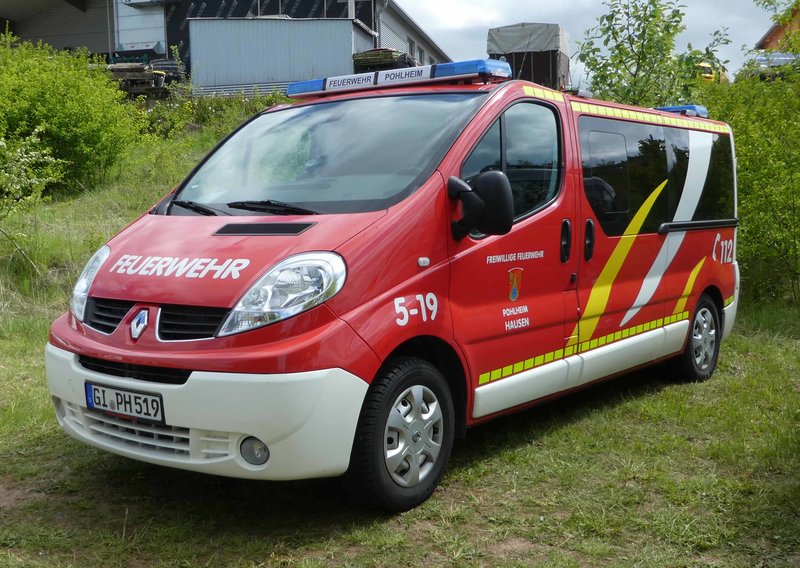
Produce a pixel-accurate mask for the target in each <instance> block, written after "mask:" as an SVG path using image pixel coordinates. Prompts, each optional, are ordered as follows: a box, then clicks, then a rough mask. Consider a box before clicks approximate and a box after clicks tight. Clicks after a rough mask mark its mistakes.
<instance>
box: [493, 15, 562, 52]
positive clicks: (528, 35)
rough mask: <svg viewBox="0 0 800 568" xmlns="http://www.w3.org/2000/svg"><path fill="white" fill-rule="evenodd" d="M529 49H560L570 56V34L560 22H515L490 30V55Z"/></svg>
mask: <svg viewBox="0 0 800 568" xmlns="http://www.w3.org/2000/svg"><path fill="white" fill-rule="evenodd" d="M527 51H560V52H561V53H563V54H564V55H566V56H567V57H569V35H568V34H567V32H566V31H564V28H562V27H561V26H560V25H558V24H530V23H522V24H513V25H510V26H503V27H502V28H493V29H490V30H489V38H488V40H487V42H486V52H487V53H489V54H490V55H502V54H504V53H524V52H527Z"/></svg>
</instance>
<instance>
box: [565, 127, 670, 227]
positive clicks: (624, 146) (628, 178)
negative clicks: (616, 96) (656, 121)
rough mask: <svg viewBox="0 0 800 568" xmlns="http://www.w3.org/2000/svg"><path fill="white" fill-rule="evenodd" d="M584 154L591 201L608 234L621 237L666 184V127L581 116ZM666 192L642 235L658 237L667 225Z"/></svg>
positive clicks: (650, 214) (586, 188) (584, 169)
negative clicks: (658, 233) (665, 223)
mask: <svg viewBox="0 0 800 568" xmlns="http://www.w3.org/2000/svg"><path fill="white" fill-rule="evenodd" d="M579 130H580V135H581V155H582V157H583V180H584V190H585V192H586V199H587V201H588V202H589V204H590V205H591V206H592V210H593V211H594V213H595V215H596V216H597V220H598V221H599V222H600V225H601V227H602V228H603V231H604V232H605V233H606V234H607V235H611V236H619V235H622V234H623V233H624V232H625V229H626V228H627V227H628V225H629V224H630V221H631V220H632V219H633V216H634V215H635V214H636V213H637V212H638V211H639V209H640V208H641V206H642V205H643V204H644V202H645V201H646V200H647V198H648V197H649V196H650V195H651V194H652V192H653V191H654V190H655V189H656V188H658V186H659V185H661V184H662V183H663V182H664V181H665V180H667V175H668V171H667V151H666V143H665V140H664V129H663V128H662V127H661V126H656V125H649V124H640V123H635V122H624V121H619V120H608V119H603V118H594V117H581V119H580V122H579ZM667 194H668V192H666V191H662V193H661V194H660V195H659V198H658V199H657V200H656V202H655V204H654V205H653V207H652V209H651V210H650V213H649V215H648V216H647V217H646V219H645V222H644V224H643V225H642V228H641V230H640V231H639V232H640V233H654V232H656V231H658V227H659V226H660V225H661V223H663V222H665V221H666V220H667V207H668V195H667Z"/></svg>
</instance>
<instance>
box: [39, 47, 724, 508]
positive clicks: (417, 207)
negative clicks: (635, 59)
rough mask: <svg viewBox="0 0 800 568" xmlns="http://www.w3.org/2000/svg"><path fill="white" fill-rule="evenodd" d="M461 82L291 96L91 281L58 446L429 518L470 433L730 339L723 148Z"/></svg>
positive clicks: (62, 373) (462, 69)
mask: <svg viewBox="0 0 800 568" xmlns="http://www.w3.org/2000/svg"><path fill="white" fill-rule="evenodd" d="M509 75H510V69H509V67H508V65H507V64H505V63H502V62H498V61H469V62H462V63H451V64H441V65H435V66H428V67H419V68H411V69H401V70H393V71H382V72H377V73H365V74H361V75H352V76H346V77H334V78H327V79H323V80H319V81H308V82H303V83H296V84H293V85H291V86H290V88H289V92H290V94H291V95H293V96H295V97H297V98H298V99H299V100H298V101H297V103H296V104H292V105H284V106H280V107H276V108H273V109H270V110H268V111H266V112H263V113H261V114H259V115H257V116H255V117H253V118H252V119H251V120H250V121H248V122H247V123H245V124H244V125H242V126H241V127H240V128H239V129H238V130H237V131H236V132H234V133H233V134H232V135H231V136H229V137H228V138H227V139H226V140H224V141H223V142H222V143H220V144H219V145H218V146H217V148H216V149H215V150H214V151H212V152H211V153H210V154H209V155H208V156H207V157H206V158H205V159H204V160H203V161H202V162H201V163H200V164H199V165H198V166H197V167H196V168H195V170H194V171H192V172H191V174H190V175H189V176H188V177H187V179H186V180H185V181H184V182H183V183H182V184H180V186H178V187H177V188H176V189H175V190H174V191H173V192H171V193H170V194H169V195H168V196H167V197H166V198H164V199H163V200H162V201H161V202H160V203H158V204H157V205H155V206H154V207H153V208H152V209H151V210H150V211H148V212H147V213H146V214H144V215H142V217H140V218H139V219H138V220H136V221H135V222H134V223H132V224H131V225H130V226H128V227H127V228H125V229H124V230H122V231H121V232H120V233H119V234H117V235H116V236H115V237H114V238H113V239H111V241H109V242H108V244H107V245H105V246H103V247H102V248H101V249H100V250H98V251H97V252H96V253H95V255H94V256H93V257H92V258H91V260H89V262H88V264H87V265H86V268H85V270H84V271H83V273H82V274H81V276H80V278H79V280H78V283H77V284H76V286H75V289H74V292H73V295H72V300H71V303H70V310H69V312H68V313H66V314H64V315H63V316H62V317H60V318H59V319H58V320H56V321H55V323H54V324H53V326H52V330H51V334H50V339H49V343H48V345H47V348H46V364H47V378H48V383H49V388H50V391H51V393H52V399H53V403H54V405H55V411H56V416H57V418H58V422H59V424H60V425H61V427H62V428H63V429H64V430H65V431H66V432H67V433H68V434H69V435H71V436H73V437H75V438H77V439H78V440H80V441H82V442H85V443H87V444H90V445H92V446H95V447H97V448H101V449H104V450H107V451H109V452H113V453H116V454H119V455H122V456H127V457H130V458H134V459H138V460H143V461H146V462H150V463H154V464H160V465H165V466H171V467H176V468H182V469H187V470H193V471H198V472H206V473H212V474H218V475H225V476H232V477H240V478H252V479H272V480H282V479H301V478H310V477H325V476H339V475H343V474H344V477H343V479H344V480H345V485H346V486H347V487H350V488H354V491H353V493H354V495H356V496H357V497H358V498H360V499H361V500H363V501H365V502H367V503H368V504H370V505H372V506H375V507H380V508H384V509H388V510H404V509H408V508H411V507H413V506H415V505H417V504H419V503H421V502H423V501H424V500H425V499H427V498H428V497H429V496H430V495H431V493H432V492H433V491H434V489H435V488H436V486H437V484H438V483H439V480H440V479H441V477H442V475H443V473H444V470H445V467H446V465H447V462H448V458H449V456H450V452H451V449H452V446H453V439H454V437H456V436H463V435H464V434H465V432H466V430H467V428H468V427H470V426H472V425H475V424H477V423H480V422H483V421H486V420H489V419H491V418H493V417H495V416H498V415H500V414H503V413H507V412H511V411H517V410H520V409H523V408H526V407H529V406H531V405H533V404H535V403H537V402H541V401H543V400H546V399H548V398H551V397H553V396H554V395H558V394H564V393H568V392H571V391H574V390H575V389H578V388H581V387H585V386H586V385H590V384H592V383H594V382H596V381H599V380H602V379H605V378H608V377H611V376H613V375H617V374H620V373H623V372H625V371H628V370H630V369H633V368H637V367H641V366H643V365H647V364H650V363H652V362H654V361H659V360H664V359H668V358H674V359H675V362H676V363H677V367H678V369H679V370H680V371H679V372H680V373H681V376H682V377H685V378H686V379H694V380H698V379H705V378H707V377H709V376H710V375H711V374H712V373H713V371H714V368H715V366H716V364H717V358H718V354H719V347H720V342H721V341H722V340H723V339H724V338H725V337H726V336H727V335H728V334H729V333H730V330H731V327H732V326H733V322H734V319H735V316H736V309H737V298H738V286H739V274H738V267H737V263H736V257H735V250H736V229H735V227H736V225H737V221H736V178H735V167H734V165H735V158H734V153H733V141H732V136H731V131H730V129H729V127H728V126H727V125H725V124H722V123H719V122H714V121H710V120H704V119H701V118H697V117H694V116H690V115H692V114H693V112H692V111H691V110H689V111H686V110H684V111H683V114H676V113H675V112H664V111H659V110H653V109H643V108H632V107H626V106H622V105H618V104H613V103H607V102H601V101H594V100H588V99H585V98H580V97H573V96H569V95H566V94H563V93H561V92H556V91H551V90H548V89H545V88H542V87H540V86H538V85H534V84H531V83H527V82H523V81H514V80H507V79H508V77H509Z"/></svg>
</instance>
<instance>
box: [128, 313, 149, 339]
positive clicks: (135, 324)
mask: <svg viewBox="0 0 800 568" xmlns="http://www.w3.org/2000/svg"><path fill="white" fill-rule="evenodd" d="M145 329H147V308H145V309H143V310H141V311H140V312H139V313H138V314H136V317H135V318H133V321H132V322H131V338H132V339H139V338H140V337H141V336H142V334H143V333H144V330H145Z"/></svg>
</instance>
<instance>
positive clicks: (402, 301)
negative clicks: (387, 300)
mask: <svg viewBox="0 0 800 568" xmlns="http://www.w3.org/2000/svg"><path fill="white" fill-rule="evenodd" d="M406 301H408V302H409V304H411V303H412V302H414V301H416V302H417V304H418V305H419V307H418V308H417V307H412V308H407V307H406ZM394 311H395V312H397V314H398V317H397V319H395V320H394V321H395V323H397V325H399V326H401V327H402V326H405V325H408V322H409V321H411V318H412V317H416V316H418V315H419V316H420V317H421V318H422V321H428V319H429V318H430V320H431V321H433V320H435V319H436V314H437V313H438V311H439V300H438V298H437V297H436V294H434V293H433V292H428V293H427V294H425V295H424V296H423V295H422V294H417V295H416V296H414V297H413V298H405V297H401V298H395V299H394Z"/></svg>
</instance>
